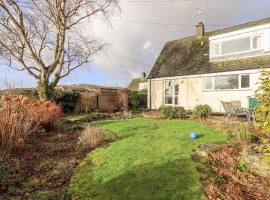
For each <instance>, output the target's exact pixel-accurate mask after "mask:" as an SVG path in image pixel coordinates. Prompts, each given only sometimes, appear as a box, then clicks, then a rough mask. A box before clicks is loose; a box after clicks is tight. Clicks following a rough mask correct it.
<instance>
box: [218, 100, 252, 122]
mask: <svg viewBox="0 0 270 200" xmlns="http://www.w3.org/2000/svg"><path fill="white" fill-rule="evenodd" d="M221 104H222V106H223V108H224V110H225V115H227V119H229V118H230V117H233V121H235V120H236V119H237V118H238V117H245V118H246V119H247V120H250V119H249V115H248V112H247V111H246V110H244V109H241V108H236V107H233V106H232V104H231V103H230V102H224V101H221Z"/></svg>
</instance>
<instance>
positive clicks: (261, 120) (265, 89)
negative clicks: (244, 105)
mask: <svg viewBox="0 0 270 200" xmlns="http://www.w3.org/2000/svg"><path fill="white" fill-rule="evenodd" d="M256 96H257V98H258V101H259V105H258V106H257V108H256V121H257V122H258V124H259V127H260V128H261V129H262V130H263V132H264V133H266V134H270V72H269V71H267V72H263V73H262V76H261V85H260V88H259V90H258V91H257V92H256Z"/></svg>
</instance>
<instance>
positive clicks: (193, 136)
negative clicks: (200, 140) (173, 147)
mask: <svg viewBox="0 0 270 200" xmlns="http://www.w3.org/2000/svg"><path fill="white" fill-rule="evenodd" d="M190 138H191V139H192V140H195V139H196V138H197V133H195V132H192V133H191V134H190Z"/></svg>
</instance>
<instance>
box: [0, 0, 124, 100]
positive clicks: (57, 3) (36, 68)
mask: <svg viewBox="0 0 270 200" xmlns="http://www.w3.org/2000/svg"><path fill="white" fill-rule="evenodd" d="M118 10H119V5H118V2H117V0H0V59H1V61H4V62H5V64H7V65H8V66H10V67H11V68H14V69H17V70H21V71H27V72H28V73H29V74H30V75H31V76H32V77H34V78H35V79H36V80H37V82H38V93H39V96H40V98H45V99H49V98H51V95H52V93H53V91H54V88H55V87H56V85H57V84H58V82H59V80H60V79H62V78H64V77H66V76H68V75H69V74H70V73H71V72H72V71H74V70H75V69H77V68H80V67H82V66H83V65H85V64H87V63H89V62H91V61H92V59H93V56H94V55H96V54H97V53H98V52H100V51H101V50H103V48H104V44H103V43H101V42H100V41H98V40H95V39H93V38H89V37H87V36H86V35H84V34H82V33H81V32H82V31H79V30H80V28H81V26H82V23H83V22H85V21H86V20H89V18H91V17H92V16H96V15H98V16H100V15H102V16H103V17H104V18H105V19H109V17H110V16H111V15H112V14H114V13H115V12H116V11H118Z"/></svg>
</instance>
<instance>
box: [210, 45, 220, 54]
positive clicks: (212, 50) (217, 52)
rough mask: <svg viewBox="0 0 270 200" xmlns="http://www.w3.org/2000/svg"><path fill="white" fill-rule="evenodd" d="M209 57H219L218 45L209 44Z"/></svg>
mask: <svg viewBox="0 0 270 200" xmlns="http://www.w3.org/2000/svg"><path fill="white" fill-rule="evenodd" d="M211 55H212V56H219V55H220V43H217V44H215V43H213V44H211Z"/></svg>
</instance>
